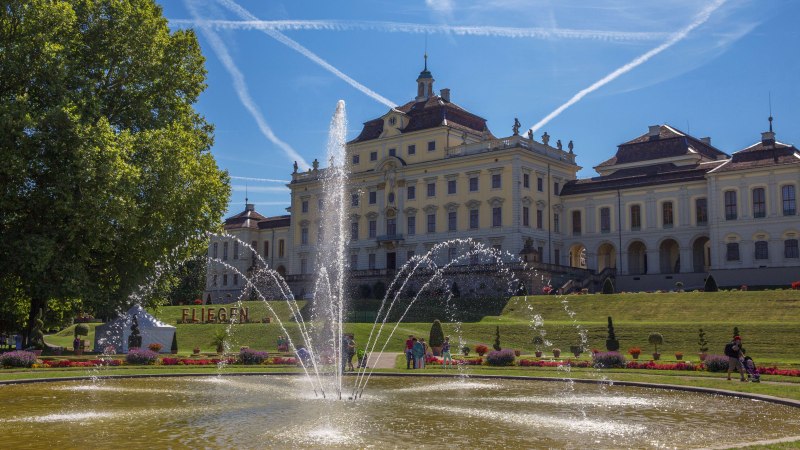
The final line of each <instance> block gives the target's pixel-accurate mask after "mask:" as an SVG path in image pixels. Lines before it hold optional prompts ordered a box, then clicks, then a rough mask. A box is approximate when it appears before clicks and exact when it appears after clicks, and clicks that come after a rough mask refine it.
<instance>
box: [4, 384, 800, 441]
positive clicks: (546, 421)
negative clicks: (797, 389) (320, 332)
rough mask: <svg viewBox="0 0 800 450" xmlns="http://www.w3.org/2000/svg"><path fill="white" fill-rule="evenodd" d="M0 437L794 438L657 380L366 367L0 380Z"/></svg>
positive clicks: (756, 417) (738, 404)
mask: <svg viewBox="0 0 800 450" xmlns="http://www.w3.org/2000/svg"><path fill="white" fill-rule="evenodd" d="M0 404H1V405H2V408H0V427H2V429H3V436H4V437H3V441H4V442H5V443H11V444H12V447H14V444H16V445H18V446H20V445H21V446H25V447H26V448H37V447H38V448H54V447H97V446H99V447H109V446H110V447H120V446H126V447H131V448H137V447H140V448H168V447H169V448H201V447H206V448H270V447H274V448H290V447H334V448H336V447H342V448H353V447H359V448H364V447H377V448H380V447H386V446H387V445H388V446H391V447H401V448H409V447H419V446H426V447H455V446H466V447H470V448H487V447H490V446H495V447H509V448H511V447H514V448H539V447H561V448H563V447H593V448H620V447H637V448H641V447H668V448H669V447H679V448H691V447H694V448H698V447H702V448H708V447H717V446H725V445H726V444H734V443H738V442H750V441H756V440H764V439H777V438H784V437H789V436H798V435H800V418H798V414H797V409H795V408H791V407H788V406H781V405H776V404H771V403H766V402H762V401H754V400H745V399H738V398H732V397H725V396H716V395H708V394H697V393H686V392H677V391H670V390H662V389H647V388H633V387H619V386H608V385H587V384H571V383H560V382H559V383H556V382H534V381H525V380H499V379H497V380H495V379H488V380H487V379H456V378H453V379H448V378H409V377H374V378H373V379H372V380H371V381H370V385H369V388H368V389H367V391H365V393H364V396H363V397H362V398H361V399H360V400H358V401H356V402H352V401H340V400H325V399H319V398H316V397H315V396H314V393H313V391H312V390H311V389H310V388H309V384H308V383H307V382H306V381H305V380H304V379H302V378H300V377H292V376H246V377H244V376H240V377H198V378H140V379H115V380H101V381H97V382H90V381H82V382H51V383H36V384H27V385H3V386H0Z"/></svg>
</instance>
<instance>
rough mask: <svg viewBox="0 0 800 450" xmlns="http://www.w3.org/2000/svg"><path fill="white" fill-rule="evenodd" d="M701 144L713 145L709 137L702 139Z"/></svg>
mask: <svg viewBox="0 0 800 450" xmlns="http://www.w3.org/2000/svg"><path fill="white" fill-rule="evenodd" d="M700 142H702V143H703V144H706V145H711V138H710V137H708V136H706V137H703V138H700Z"/></svg>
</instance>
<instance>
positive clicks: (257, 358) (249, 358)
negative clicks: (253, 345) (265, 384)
mask: <svg viewBox="0 0 800 450" xmlns="http://www.w3.org/2000/svg"><path fill="white" fill-rule="evenodd" d="M268 357H269V354H268V353H267V352H258V351H255V350H251V349H249V348H243V349H242V350H241V351H239V362H241V363H242V364H261V363H263V362H264V360H266V359H267V358H268Z"/></svg>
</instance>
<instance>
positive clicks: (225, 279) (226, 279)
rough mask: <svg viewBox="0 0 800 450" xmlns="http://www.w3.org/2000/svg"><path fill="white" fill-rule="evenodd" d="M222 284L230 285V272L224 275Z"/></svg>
mask: <svg viewBox="0 0 800 450" xmlns="http://www.w3.org/2000/svg"><path fill="white" fill-rule="evenodd" d="M222 285H223V286H227V285H228V274H227V273H226V274H223V275H222Z"/></svg>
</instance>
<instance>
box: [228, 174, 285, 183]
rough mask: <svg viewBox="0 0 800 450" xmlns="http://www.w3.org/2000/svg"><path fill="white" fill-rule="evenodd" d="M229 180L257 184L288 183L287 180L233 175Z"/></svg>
mask: <svg viewBox="0 0 800 450" xmlns="http://www.w3.org/2000/svg"><path fill="white" fill-rule="evenodd" d="M231 180H241V181H255V182H258V183H289V180H277V179H275V178H256V177H237V176H233V175H231Z"/></svg>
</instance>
